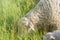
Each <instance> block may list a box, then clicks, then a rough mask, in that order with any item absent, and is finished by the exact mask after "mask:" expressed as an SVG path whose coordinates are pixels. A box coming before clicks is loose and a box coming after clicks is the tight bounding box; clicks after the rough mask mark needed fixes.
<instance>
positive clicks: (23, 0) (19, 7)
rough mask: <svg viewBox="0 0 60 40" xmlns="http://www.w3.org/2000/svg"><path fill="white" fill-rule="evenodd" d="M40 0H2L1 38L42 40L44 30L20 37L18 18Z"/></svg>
mask: <svg viewBox="0 0 60 40" xmlns="http://www.w3.org/2000/svg"><path fill="white" fill-rule="evenodd" d="M38 1H39V0H0V40H42V36H43V35H42V32H40V34H39V33H38V32H34V33H33V34H32V35H33V36H31V35H30V34H28V33H26V35H23V36H22V37H18V20H19V19H20V18H21V17H23V16H24V15H26V13H27V12H29V11H30V10H31V9H32V8H34V7H35V5H36V4H37V3H38Z"/></svg>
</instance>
